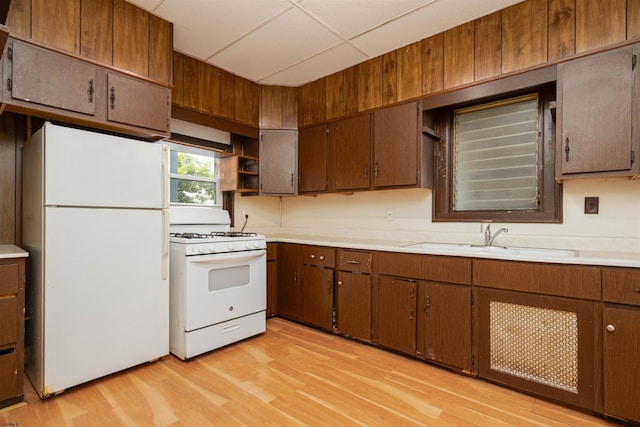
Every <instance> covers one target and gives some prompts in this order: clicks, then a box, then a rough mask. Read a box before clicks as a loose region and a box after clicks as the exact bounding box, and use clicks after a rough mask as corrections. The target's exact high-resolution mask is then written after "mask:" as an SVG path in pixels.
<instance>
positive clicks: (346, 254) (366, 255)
mask: <svg viewBox="0 0 640 427" xmlns="http://www.w3.org/2000/svg"><path fill="white" fill-rule="evenodd" d="M340 270H343V271H354V272H359V273H371V252H360V251H348V250H340Z"/></svg>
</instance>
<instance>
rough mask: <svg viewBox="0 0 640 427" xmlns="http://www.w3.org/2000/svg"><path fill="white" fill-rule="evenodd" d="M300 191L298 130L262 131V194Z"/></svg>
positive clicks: (288, 194)
mask: <svg viewBox="0 0 640 427" xmlns="http://www.w3.org/2000/svg"><path fill="white" fill-rule="evenodd" d="M297 192H298V131H295V130H262V131H260V194H263V195H271V196H292V195H295V194H297Z"/></svg>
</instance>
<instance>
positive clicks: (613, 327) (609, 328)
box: [607, 325, 616, 332]
mask: <svg viewBox="0 0 640 427" xmlns="http://www.w3.org/2000/svg"><path fill="white" fill-rule="evenodd" d="M615 330H616V327H615V326H613V325H607V331H609V332H614V331H615Z"/></svg>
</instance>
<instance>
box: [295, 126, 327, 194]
mask: <svg viewBox="0 0 640 427" xmlns="http://www.w3.org/2000/svg"><path fill="white" fill-rule="evenodd" d="M326 190H327V127H326V125H319V126H313V127H310V128H304V129H301V130H300V135H299V141H298V192H299V193H317V192H321V191H326Z"/></svg>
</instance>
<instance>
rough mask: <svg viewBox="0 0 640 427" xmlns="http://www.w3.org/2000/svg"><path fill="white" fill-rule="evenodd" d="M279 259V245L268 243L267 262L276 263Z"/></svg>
mask: <svg viewBox="0 0 640 427" xmlns="http://www.w3.org/2000/svg"><path fill="white" fill-rule="evenodd" d="M277 259H278V244H277V243H267V261H276V260H277Z"/></svg>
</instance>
